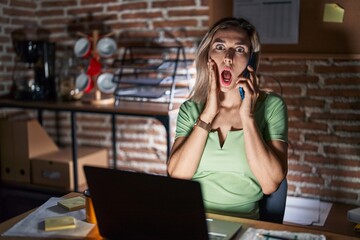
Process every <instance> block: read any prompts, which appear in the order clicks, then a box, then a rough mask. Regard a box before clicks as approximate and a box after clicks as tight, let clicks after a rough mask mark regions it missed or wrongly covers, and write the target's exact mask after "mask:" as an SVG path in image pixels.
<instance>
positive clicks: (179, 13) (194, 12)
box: [168, 9, 209, 17]
mask: <svg viewBox="0 0 360 240" xmlns="http://www.w3.org/2000/svg"><path fill="white" fill-rule="evenodd" d="M208 15H209V10H208V9H186V10H171V11H168V16H169V17H194V16H208Z"/></svg>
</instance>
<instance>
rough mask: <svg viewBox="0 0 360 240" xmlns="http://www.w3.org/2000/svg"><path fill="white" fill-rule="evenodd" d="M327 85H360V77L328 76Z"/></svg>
mask: <svg viewBox="0 0 360 240" xmlns="http://www.w3.org/2000/svg"><path fill="white" fill-rule="evenodd" d="M325 84H326V85H328V86H329V85H356V86H359V85H360V78H359V77H343V78H339V77H337V78H327V79H325Z"/></svg>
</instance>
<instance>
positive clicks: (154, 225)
mask: <svg viewBox="0 0 360 240" xmlns="http://www.w3.org/2000/svg"><path fill="white" fill-rule="evenodd" d="M84 171H85V174H86V178H87V184H88V186H89V189H90V193H91V199H92V202H93V205H94V210H95V214H96V218H97V223H98V228H99V232H100V234H101V235H102V236H103V237H106V238H110V239H113V238H115V239H208V230H207V223H206V217H205V210H204V205H203V200H202V195H201V188H200V184H199V183H198V182H195V181H190V180H181V179H174V178H170V177H166V176H157V175H150V174H144V173H135V172H127V171H121V170H114V169H105V168H97V167H90V166H85V167H84Z"/></svg>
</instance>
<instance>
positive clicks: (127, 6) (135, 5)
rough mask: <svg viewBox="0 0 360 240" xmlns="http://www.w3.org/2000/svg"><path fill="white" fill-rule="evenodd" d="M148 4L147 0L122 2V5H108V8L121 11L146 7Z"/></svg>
mask: <svg viewBox="0 0 360 240" xmlns="http://www.w3.org/2000/svg"><path fill="white" fill-rule="evenodd" d="M147 6H148V3H147V2H146V1H144V2H128V3H122V4H120V5H114V6H108V10H109V11H117V12H121V11H124V10H140V9H146V8H147Z"/></svg>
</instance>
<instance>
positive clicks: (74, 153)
mask: <svg viewBox="0 0 360 240" xmlns="http://www.w3.org/2000/svg"><path fill="white" fill-rule="evenodd" d="M70 116H71V144H72V159H73V171H74V191H75V192H77V191H78V187H79V186H78V183H79V182H78V174H77V173H78V172H77V169H78V161H77V150H78V149H77V139H76V112H71V113H70Z"/></svg>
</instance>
